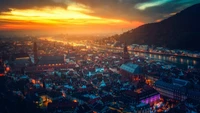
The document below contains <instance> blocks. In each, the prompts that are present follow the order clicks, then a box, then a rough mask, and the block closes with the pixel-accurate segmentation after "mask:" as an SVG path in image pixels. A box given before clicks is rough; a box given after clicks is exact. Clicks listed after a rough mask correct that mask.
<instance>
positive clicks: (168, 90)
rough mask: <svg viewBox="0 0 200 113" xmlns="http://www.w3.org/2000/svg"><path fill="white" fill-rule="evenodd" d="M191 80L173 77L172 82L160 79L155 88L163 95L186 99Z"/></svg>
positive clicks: (181, 99)
mask: <svg viewBox="0 0 200 113" xmlns="http://www.w3.org/2000/svg"><path fill="white" fill-rule="evenodd" d="M188 85H189V81H185V80H181V79H172V81H171V82H166V81H163V80H158V81H156V82H155V84H154V87H155V89H156V90H157V91H158V92H159V93H160V94H161V95H163V96H166V97H169V98H172V99H176V100H180V101H184V100H185V99H186V98H187V95H186V93H187V86H188Z"/></svg>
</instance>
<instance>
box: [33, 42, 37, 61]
mask: <svg viewBox="0 0 200 113" xmlns="http://www.w3.org/2000/svg"><path fill="white" fill-rule="evenodd" d="M33 55H34V64H36V63H37V62H38V55H37V43H36V42H34V44H33Z"/></svg>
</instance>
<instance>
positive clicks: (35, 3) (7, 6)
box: [0, 0, 66, 12]
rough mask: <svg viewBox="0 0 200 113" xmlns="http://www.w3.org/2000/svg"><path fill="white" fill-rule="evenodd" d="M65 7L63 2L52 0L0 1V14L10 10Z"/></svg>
mask: <svg viewBox="0 0 200 113" xmlns="http://www.w3.org/2000/svg"><path fill="white" fill-rule="evenodd" d="M47 6H49V7H56V6H58V7H63V8H65V7H66V4H65V3H64V2H63V1H60V0H59V1H53V0H0V12H5V11H10V10H11V8H15V9H31V8H41V7H47Z"/></svg>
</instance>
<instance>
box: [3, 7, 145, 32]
mask: <svg viewBox="0 0 200 113" xmlns="http://www.w3.org/2000/svg"><path fill="white" fill-rule="evenodd" d="M89 13H92V10H90V9H89V8H87V7H85V6H76V5H71V6H68V8H67V9H63V8H59V7H55V8H49V7H46V8H42V9H26V10H18V9H12V10H11V11H10V12H3V13H2V15H0V21H1V20H4V22H3V23H2V25H1V26H0V30H51V29H54V30H56V31H65V30H67V31H68V32H70V31H73V32H75V31H76V32H81V31H82V32H85V31H88V32H92V31H98V32H100V31H101V32H103V31H104V30H108V31H109V30H110V31H119V30H120V29H131V28H135V27H138V26H140V25H142V24H144V23H143V22H140V21H133V22H129V21H126V20H121V19H113V18H102V17H98V16H91V15H89ZM108 31H106V32H108Z"/></svg>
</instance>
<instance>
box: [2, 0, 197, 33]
mask: <svg viewBox="0 0 200 113" xmlns="http://www.w3.org/2000/svg"><path fill="white" fill-rule="evenodd" d="M196 3H200V0H0V31H15V32H17V31H20V32H30V31H34V32H49V33H80V34H81V33H120V32H123V31H126V30H129V29H132V28H135V27H138V26H140V25H143V24H145V23H150V22H157V21H161V20H162V19H165V18H168V17H169V16H171V15H174V14H176V13H177V12H179V11H181V10H183V9H184V8H186V7H189V6H191V5H193V4H196Z"/></svg>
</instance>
